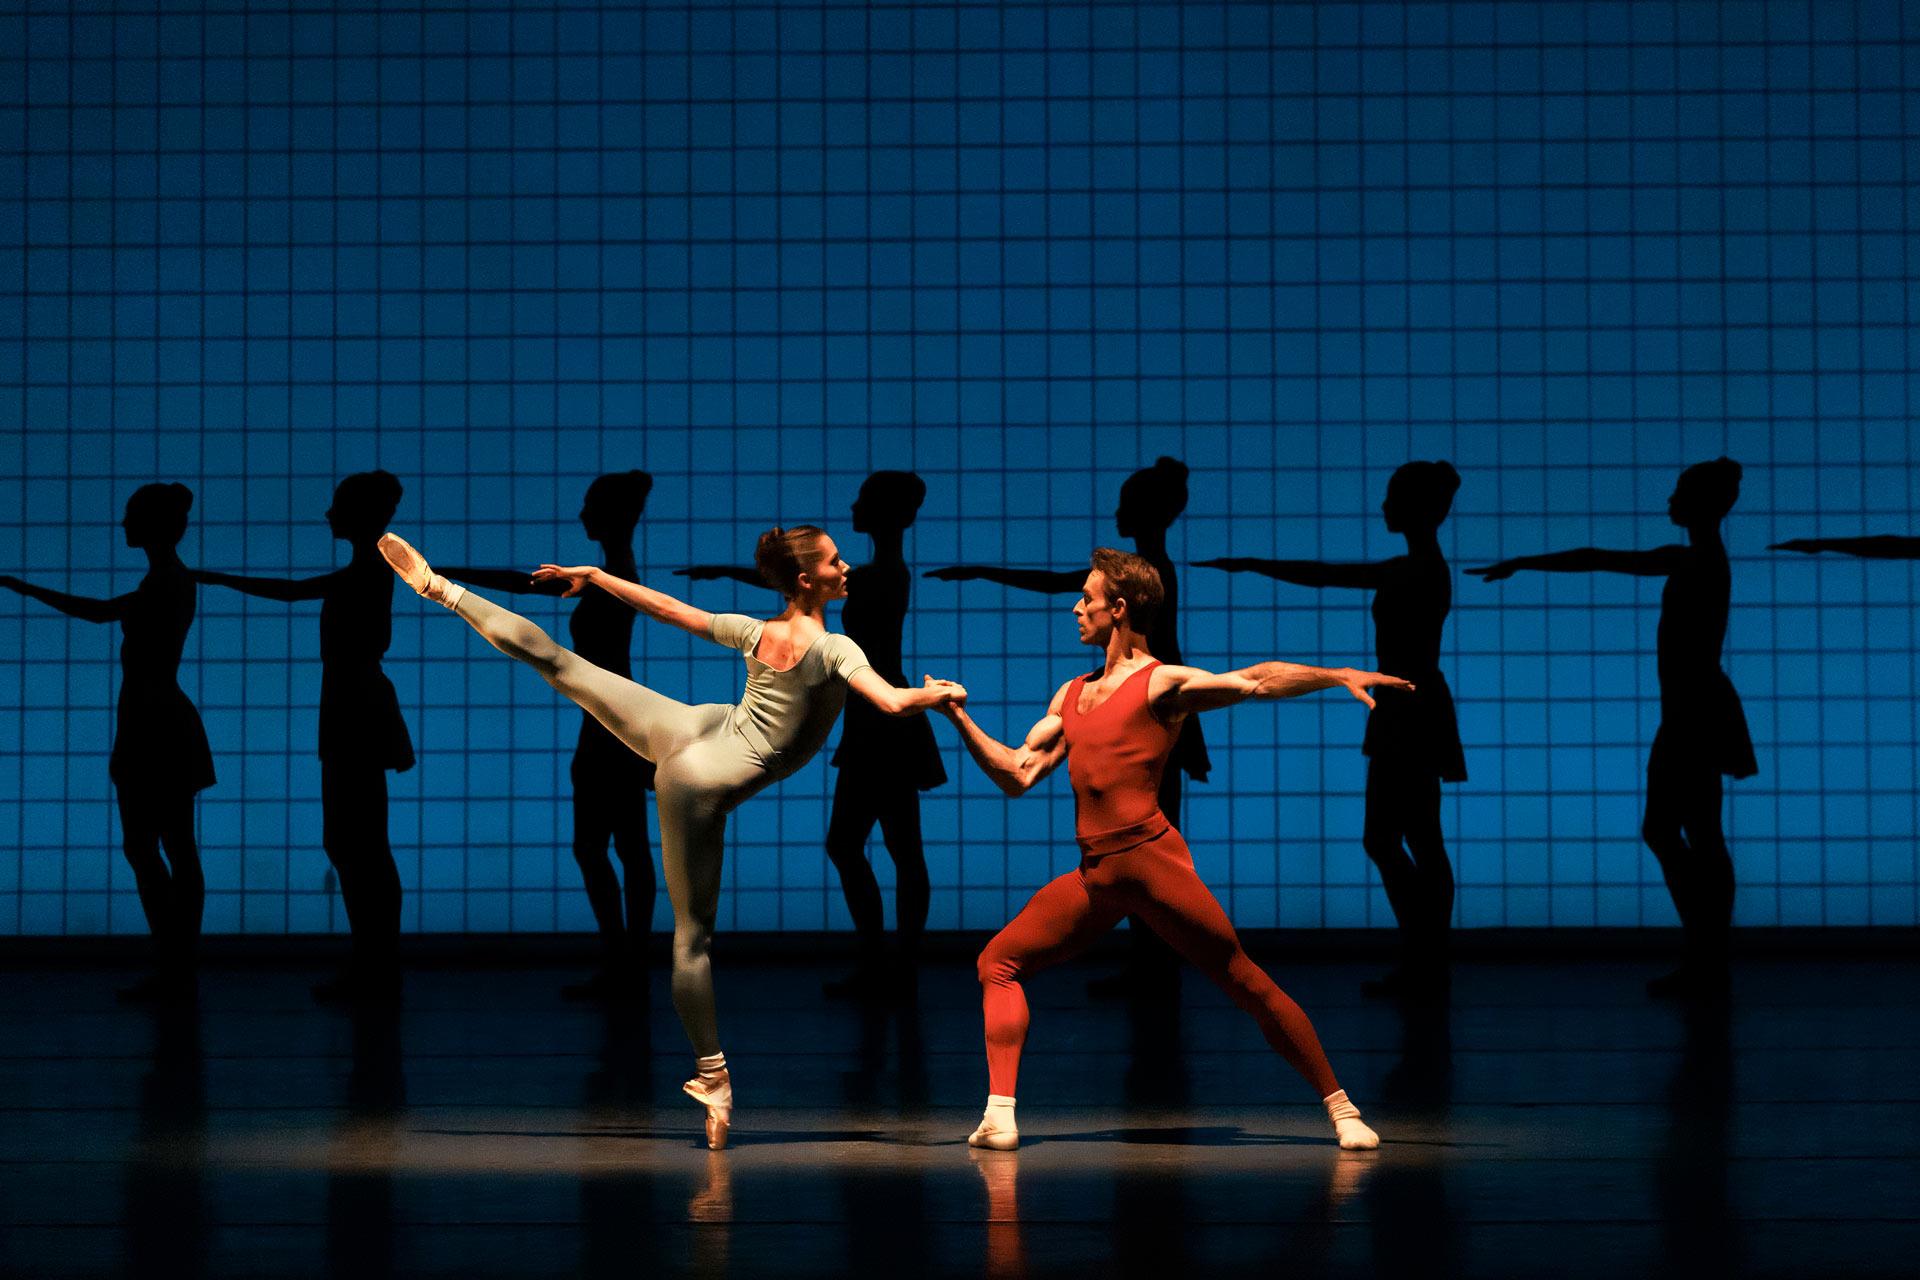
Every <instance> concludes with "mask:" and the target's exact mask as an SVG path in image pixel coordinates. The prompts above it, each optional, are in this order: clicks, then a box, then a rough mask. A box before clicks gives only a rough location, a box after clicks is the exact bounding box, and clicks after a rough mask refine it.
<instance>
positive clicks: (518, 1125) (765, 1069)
mask: <svg viewBox="0 0 1920 1280" xmlns="http://www.w3.org/2000/svg"><path fill="white" fill-rule="evenodd" d="M1917 970H1920V965H1916V963H1915V962H1914V961H1913V960H1912V959H1911V958H1910V957H1903V958H1901V959H1899V960H1897V961H1884V962H1864V961H1863V962H1852V961H1838V960H1817V959H1802V960H1791V959H1782V960H1768V961H1755V962H1750V963H1747V964H1744V965H1742V966H1741V967H1740V969H1739V971H1738V973H1737V979H1736V983H1737V985H1736V989H1735V995H1734V999H1733V1001H1732V1003H1731V1005H1730V1006H1729V1007H1727V1008H1725V1009H1721V1010H1719V1011H1699V1012H1694V1013H1691V1014H1688V1013H1684V1012H1683V1011H1681V1010H1679V1009H1676V1008H1673V1007H1670V1006H1666V1005H1660V1004H1655V1003H1651V1002H1649V1001H1648V1000H1647V999H1646V998H1645V997H1644V995H1643V994H1642V993H1641V983H1642V982H1643V981H1644V979H1645V978H1646V977H1647V976H1648V975H1649V974H1650V973H1651V972H1653V971H1654V970H1653V967H1652V966H1651V965H1648V964H1630V963H1624V962H1620V961H1607V960H1603V961H1594V962H1571V961H1569V962H1557V963H1553V964H1525V963H1517V962H1502V963H1481V964H1468V965H1463V966H1462V968H1461V970H1460V972H1459V976H1458V979H1457V981H1456V984H1455V989H1454V997H1453V1001H1452V1004H1451V1007H1450V1008H1448V1009H1444V1010H1426V1011H1421V1012H1418V1013H1405V1012H1402V1011H1400V1010H1398V1009H1396V1008H1395V1007H1393V1006H1391V1005H1384V1004H1378V1003H1373V1002H1366V1001H1363V1000H1362V999H1361V998H1360V997H1359V995H1358V991H1357V987H1358V983H1359V980H1360V978H1361V977H1362V976H1365V975H1366V974H1367V973H1370V972H1372V971H1373V967H1372V966H1365V967H1362V966H1357V965H1352V964H1323V965H1301V964H1287V965H1281V966H1276V970H1275V972H1276V976H1278V977H1279V978H1280V979H1281V982H1282V984H1283V985H1284V986H1286V987H1287V988H1288V989H1289V990H1290V991H1292V993H1293V994H1294V995H1295V996H1296V997H1297V998H1298V999H1300V1001H1301V1002H1302V1003H1303V1004H1304V1005H1305V1006H1306V1007H1307V1009H1308V1011H1309V1012H1310V1013H1311V1014H1312V1015H1313V1017H1314V1019H1315V1021H1316V1022H1317V1024H1318V1025H1319V1028H1320V1032H1321V1035H1322V1036H1323V1038H1324V1039H1325V1041H1326V1042H1327V1047H1328V1051H1329V1053H1330V1055H1331V1056H1332V1058H1333V1061H1334V1064H1335V1066H1336V1068H1337V1069H1339V1071H1340V1072H1341V1075H1342V1080H1343V1083H1345V1084H1346V1086H1347V1087H1348V1089H1349V1090H1350V1091H1351V1092H1352V1094H1353V1095H1354V1097H1355V1098H1356V1099H1357V1100H1358V1101H1359V1102H1360V1104H1361V1106H1362V1107H1363V1108H1364V1109H1365V1111H1366V1114H1367V1116H1368V1118H1369V1119H1370V1120H1371V1121H1372V1122H1373V1123H1374V1124H1375V1125H1376V1126H1377V1127H1378V1128H1379V1129H1380V1131H1381V1133H1382V1135H1383V1136H1384V1138H1385V1140H1386V1145H1385V1146H1384V1147H1383V1148H1382V1149H1381V1150H1380V1151H1378V1152H1377V1153H1364V1154H1362V1153H1342V1152H1340V1151H1339V1150H1338V1149H1337V1148H1336V1147H1335V1146H1334V1144H1333V1142H1332V1139H1331V1133H1330V1130H1329V1128H1328V1126H1327V1125H1326V1123H1325V1121H1324V1119H1323V1117H1322V1115H1321V1114H1320V1111H1319V1109H1318V1107H1317V1106H1316V1105H1315V1101H1314V1099H1313V1098H1312V1097H1311V1096H1309V1094H1308V1091H1307V1089H1306V1087H1305V1086H1304V1085H1303V1084H1301V1082H1300V1081H1299V1080H1298V1079H1297V1078H1295V1077H1294V1076H1293V1075H1292V1074H1291V1073H1290V1072H1289V1071H1288V1070H1287V1069H1286V1068H1285V1066H1284V1065H1283V1064H1281V1063H1280V1062H1279V1061H1278V1060H1277V1059H1276V1058H1275V1057H1274V1056H1273V1055H1272V1054H1271V1053H1270V1052H1268V1051H1267V1049H1266V1047H1265V1045H1264V1044H1263V1043H1262V1042H1261V1040H1260V1038H1259V1036H1258V1034H1257V1033H1256V1031H1255V1030H1254V1028H1253V1026H1252V1024H1251V1022H1249V1021H1248V1020H1247V1019H1245V1018H1244V1017H1242V1016H1241V1015H1240V1014H1239V1013H1238V1012H1237V1011H1235V1010H1234V1009H1232V1008H1231V1007H1230V1006H1228V1005H1227V1004H1226V1003H1225V1002H1224V1001H1223V1000H1222V999H1221V998H1220V997H1219V996H1218V995H1217V994H1216V993H1215V992H1213V991H1212V990H1211V989H1208V988H1206V987H1205V986H1204V984H1203V983H1202V982H1200V981H1199V980H1198V979H1197V978H1196V977H1194V976H1192V975H1188V978H1187V985H1186V989H1185V992H1184V997H1183V1004H1182V1006H1181V1007H1180V1008H1179V1009H1178V1010H1177V1011H1167V1010H1165V1009H1156V1008H1130V1007H1129V1006H1127V1005H1126V1004H1121V1003H1100V1002H1091V1001H1089V1000H1088V999H1087V997H1086V996H1085V994H1084V980H1085V978H1086V976H1087V975H1088V973H1090V972H1098V970H1096V969H1088V968H1085V967H1082V968H1079V969H1072V970H1063V971H1058V972H1055V973H1050V974H1047V975H1043V976H1042V977H1040V978H1038V979H1036V980H1035V981H1034V982H1033V984H1032V985H1031V987H1030V992H1031V994H1032V997H1033V1004H1034V1032H1033V1038H1032V1040H1031V1041H1030V1045H1029V1052H1028V1056H1027V1060H1026V1061H1027V1066H1026V1071H1025V1074H1024V1075H1023V1078H1022V1080H1021V1098H1022V1101H1021V1106H1020V1118H1021V1124H1022V1134H1023V1138H1024V1142H1025V1145H1023V1147H1022V1148H1021V1150H1020V1151H1018V1152H1015V1153H1009V1154H988V1153H972V1152H969V1150H968V1149H967V1147H966V1146H965V1145H964V1142H963V1139H964V1136H965V1135H966V1133H967V1132H968V1130H969V1129H970V1128H971V1127H972V1125H973V1123H974V1121H975V1119H976V1118H977V1116H978V1113H979V1108H980V1104H981V1101H982V1099H983V1097H984V1095H985V1093H986V1086H985V1080H984V1069H983V1066H982V1061H981V1054H980V1013H979V1005H978V1001H977V998H976V993H977V988H976V987H975V985H974V982H973V977H972V973H971V971H970V969H967V968H966V967H964V966H962V965H958V964H943V965H941V966H939V967H937V968H935V969H933V970H931V971H929V973H928V974H927V975H926V979H925V981H924V983H923V990H922V997H921V1000H920V1002H919V1004H918V1005H917V1007H910V1008H907V1009H904V1010H901V1009H890V1010H885V1011H879V1012H871V1013H863V1012H862V1011H861V1010H860V1009H859V1008H858V1007H854V1006H848V1005H845V1004H836V1003H830V1002H826V1001H823V1000H822V999H821V998H820V996H819V994H818V993H819V988H820V981H821V979H822V977H823V976H828V975H829V974H830V973H831V972H832V970H831V969H829V968H827V967H825V966H819V965H809V964H807V963H804V962H792V963H771V962H767V961H755V962H746V961H739V962H733V963H729V962H728V960H727V959H726V957H725V955H724V954H723V955H722V956H721V959H720V982H721V992H720V994H721V1000H722V1016H723V1026H724V1027H725V1028H726V1047H727V1051H728V1054H729V1056H730V1058H731V1060H732V1064H733V1067H734V1073H735V1074H734V1079H735V1085H736V1089H737V1090H738V1098H739V1106H738V1109H737V1111H736V1115H735V1122H736V1128H735V1131H734V1134H735V1143H734V1147H733V1149H732V1150H729V1151H727V1152H725V1153H722V1154H710V1153H709V1152H707V1151H706V1150H705V1149H704V1147H703V1146H701V1145H700V1142H699V1134H700V1116H699V1112H698V1110H697V1108H696V1107H694V1106H693V1104H692V1103H691V1102H689V1101H687V1100H685V1099H683V1098H682V1097H681V1095H680V1093H679V1085H680V1081H681V1080H682V1079H683V1078H684V1077H685V1076H686V1075H687V1074H688V1069H689V1056H688V1051H687V1049H686V1047H685V1045H684V1042H683V1041H682V1038H681V1035H680V1031H679V1027H678V1025H677V1023H676V1022H675V1020H674V1017H673V1014H672V1011H671V1009H670V1008H669V1007H668V1005H667V1001H666V999H665V994H664V984H663V983H662V982H661V981H659V978H658V975H656V983H655V992H654V998H653V1002H652V1008H651V1011H650V1012H640V1013H634V1012H611V1011H606V1010H602V1009H599V1008H595V1007H580V1006H576V1005H570V1004H567V1003H565V1002H563V1001H562V1000H560V999H559V997H558V987H559V984H560V983H561V981H562V980H563V979H565V978H566V977H569V976H572V975H571V974H570V973H568V972H566V971H562V970H558V969H534V968H522V969H512V970H475V969H464V970H462V969H451V968H443V969H436V970H430V971H425V972H417V973H415V974H413V975H412V976H411V977H410V979H409V984H408V995H407V1000H406V1002H405V1005H404V1008H403V1010H402V1011H400V1012H398V1013H397V1014H392V1015H370V1016H360V1017H350V1016H347V1015H344V1014H341V1013H337V1012H329V1011H326V1010H321V1009H317V1008H315V1007H313V1006H312V1005H311V1004H310V1003H309V1001H308V998H307V984H308V982H310V981H311V980H312V979H313V978H314V977H315V976H317V974H316V973H312V972H307V971H302V970H297V969H292V968H262V967H256V968H252V969H249V968H245V967H240V966H234V967H227V968H215V969H213V970H211V971H210V972H209V973H208V974H207V976H206V978H205V980H204V983H203V995H202V999H201V1002H200V1005H199V1008H198V1010H197V1012H188V1013H172V1014H168V1013H163V1012H156V1011H151V1010H141V1009H127V1008H121V1007H118V1006H116V1004H115V1002H114V998H113V992H114V988H115V986H116V985H117V984H118V983H119V982H123V981H125V980H126V978H127V977H128V976H129V975H127V974H125V973H116V972H112V971H108V970H105V969H99V968H93V969H86V968H49V967H47V966H39V967H35V968H27V967H15V968H13V969H11V970H9V971H7V972H6V974H5V979H4V986H0V1073H3V1075H4V1089H3V1090H0V1099H3V1100H4V1110H5V1114H4V1118H3V1119H0V1157H3V1158H4V1161H5V1168H4V1172H0V1270H4V1271H5V1272H7V1273H8V1274H17V1275H28V1276H36V1277H38V1276H60V1275H71V1274H91V1275H102V1274H133V1275H140V1274H167V1275H176V1274H182V1273H185V1274H205V1275H275V1276H283V1275H284V1276H298V1275H312V1274H319V1273H328V1272H332V1273H351V1274H353V1275H356V1276H359V1277H371V1276H377V1275H383V1274H388V1273H393V1274H406V1275H449V1276H463V1277H466V1276H484V1275H496V1274H575V1273H580V1272H593V1273H600V1272H606V1273H615V1272H617V1273H620V1274H624V1275H629V1276H636V1277H644V1276H651V1275H679V1274H726V1273H731V1274H739V1275H759V1274H783V1275H871V1276H895V1275H899V1276H916V1275H923V1274H926V1275H966V1274H979V1273H996V1274H1020V1273H1022V1272H1026V1273H1031V1274H1035V1275H1059V1274H1064V1273H1079V1274H1081V1275H1088V1276H1091V1275H1101V1274H1114V1273H1140V1274H1145V1273H1154V1274H1158V1275H1163V1276H1169V1277H1173V1276H1185V1275H1196V1276H1207V1275H1223V1274H1248V1273H1252V1272H1255V1271H1259V1272H1261V1273H1264V1274H1276V1275H1288V1276H1295V1275H1314V1274H1322V1273H1330V1274H1344V1275H1383V1276H1430V1275H1446V1274H1473V1275H1513V1276H1531V1275H1558V1276H1608V1277H1617V1276H1632V1275H1637V1274H1644V1273H1648V1272H1652V1273H1667V1274H1686V1275H1690V1276H1696V1277H1697V1276H1711V1275H1721V1274H1730V1273H1744V1274H1754V1275H1781V1276H1809V1275H1821V1274H1829V1275H1830V1274H1837V1273H1843V1272H1844V1273H1850V1274H1880V1275H1893V1274H1913V1273H1914V1270H1915V1268H1916V1267H1920V1261H1916V1259H1920V1057H1917V1056H1916V1053H1915V1049H1916V1046H1917V1045H1920V1019H1916V1017H1915V1013H1916V1006H1917V1005H1920V990H1917V989H1916V984H1915V978H1916V976H1920V973H1917Z"/></svg>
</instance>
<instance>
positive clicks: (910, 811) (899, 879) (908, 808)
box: [880, 786, 933, 963]
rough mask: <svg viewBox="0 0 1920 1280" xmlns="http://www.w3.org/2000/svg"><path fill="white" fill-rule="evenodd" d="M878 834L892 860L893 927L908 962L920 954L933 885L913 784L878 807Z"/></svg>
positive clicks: (900, 788)
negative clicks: (921, 939) (928, 871)
mask: <svg viewBox="0 0 1920 1280" xmlns="http://www.w3.org/2000/svg"><path fill="white" fill-rule="evenodd" d="M880 834H881V836H882V837H883V838H884V839H885V840H886V842H887V854H888V856H889V857H891V858H892V859H893V877H894V929H895V931H896V932H897V933H898V934H899V936H900V951H901V954H902V956H903V958H904V959H905V960H907V962H909V963H912V961H913V960H914V959H915V957H917V956H918V955H919V953H920V937H921V935H922V934H924V933H925V932H926V931H927V906H928V903H929V901H930V900H931V899H932V897H933V886H932V883H931V882H930V881H929V880H928V878H927V850H926V844H925V842H924V839H923V837H922V835H921V831H920V792H919V791H918V790H917V789H916V788H914V787H912V786H901V787H899V788H897V789H895V790H893V791H892V792H891V793H890V794H889V795H888V796H887V797H886V800H885V803H883V804H882V805H881V806H880Z"/></svg>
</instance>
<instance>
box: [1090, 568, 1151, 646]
mask: <svg viewBox="0 0 1920 1280" xmlns="http://www.w3.org/2000/svg"><path fill="white" fill-rule="evenodd" d="M1093 567H1094V568H1095V569H1098V570H1099V571H1100V576H1101V577H1103V578H1105V579H1106V580H1107V604H1108V605H1109V606H1111V605H1112V604H1113V602H1114V600H1115V599H1120V600H1125V601H1126V602H1127V621H1128V622H1129V623H1130V624H1131V625H1132V627H1133V629H1134V631H1135V633H1137V634H1139V635H1143V636H1144V635H1146V634H1147V632H1148V631H1150V630H1152V628H1153V620H1154V618H1155V616H1157V615H1158V614H1159V612H1160V602H1161V601H1162V600H1165V599H1166V598H1167V593H1166V590H1165V589H1164V588H1163V587H1161V585H1160V571H1159V570H1158V569H1156V568H1154V567H1153V565H1152V563H1151V562H1149V561H1147V560H1146V559H1144V558H1143V557H1141V556H1137V555H1134V554H1133V552H1131V551H1119V550H1116V549H1115V548H1113V547H1095V548H1094V551H1093Z"/></svg>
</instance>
